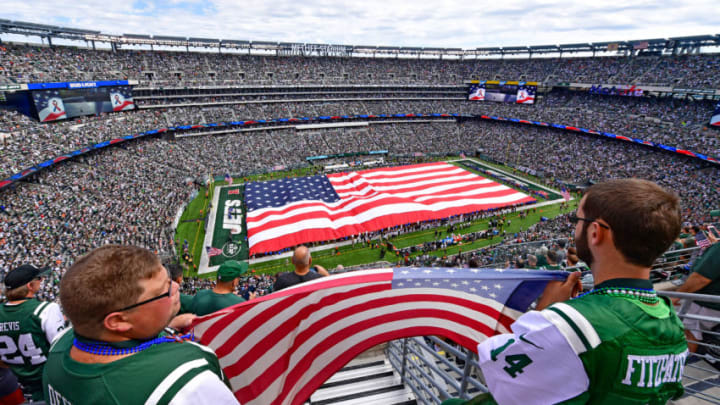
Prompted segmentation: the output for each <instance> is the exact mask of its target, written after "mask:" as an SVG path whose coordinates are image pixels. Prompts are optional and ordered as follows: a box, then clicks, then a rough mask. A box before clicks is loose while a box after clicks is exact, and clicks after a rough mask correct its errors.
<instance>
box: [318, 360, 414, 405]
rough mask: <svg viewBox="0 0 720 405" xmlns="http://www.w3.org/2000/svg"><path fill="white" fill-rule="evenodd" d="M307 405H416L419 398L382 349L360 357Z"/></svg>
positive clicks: (322, 388) (328, 382)
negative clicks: (402, 378) (401, 378)
mask: <svg viewBox="0 0 720 405" xmlns="http://www.w3.org/2000/svg"><path fill="white" fill-rule="evenodd" d="M306 404H307V405H360V404H363V405H371V404H376V405H415V404H416V402H415V396H414V395H413V392H412V391H411V390H410V388H408V387H406V386H405V385H404V384H403V383H402V381H400V376H399V375H398V374H397V373H396V372H395V371H394V370H393V368H392V366H391V365H390V362H389V361H388V360H387V358H386V357H385V354H384V353H383V351H382V349H381V348H378V349H376V350H373V349H371V350H370V351H368V352H365V353H363V354H361V355H360V356H358V357H356V358H355V359H353V360H352V361H350V363H348V364H347V365H346V366H345V367H344V368H343V369H342V370H340V371H338V372H337V373H335V374H334V375H333V376H332V377H330V378H329V379H328V380H327V381H325V383H324V384H323V385H322V386H321V387H320V388H318V389H317V391H315V393H314V394H313V395H312V397H310V401H309V402H306Z"/></svg>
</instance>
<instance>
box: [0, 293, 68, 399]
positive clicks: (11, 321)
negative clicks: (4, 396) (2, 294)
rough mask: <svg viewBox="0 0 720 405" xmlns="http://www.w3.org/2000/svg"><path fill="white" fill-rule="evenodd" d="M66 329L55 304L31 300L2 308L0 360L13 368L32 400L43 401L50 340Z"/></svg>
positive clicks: (0, 309)
mask: <svg viewBox="0 0 720 405" xmlns="http://www.w3.org/2000/svg"><path fill="white" fill-rule="evenodd" d="M43 326H45V328H43ZM64 326H65V322H64V319H63V318H62V313H61V312H60V307H59V306H58V304H56V303H50V302H41V301H38V300H36V299H28V300H26V301H24V302H22V303H19V304H15V305H11V304H8V303H5V304H3V305H2V306H0V344H1V346H0V347H2V349H1V351H0V353H2V357H0V359H1V360H2V361H3V362H4V363H5V364H7V365H8V366H9V367H10V369H11V370H12V371H13V373H14V374H15V375H16V376H17V377H18V380H19V381H20V383H21V384H23V386H24V387H25V391H26V392H29V393H31V394H32V395H33V399H41V398H42V385H41V382H42V369H43V364H45V361H46V360H47V355H48V352H49V351H50V343H49V341H48V340H49V339H53V338H54V337H55V336H56V335H57V333H58V332H60V331H61V330H62V329H63V328H64ZM46 330H48V332H47V333H46Z"/></svg>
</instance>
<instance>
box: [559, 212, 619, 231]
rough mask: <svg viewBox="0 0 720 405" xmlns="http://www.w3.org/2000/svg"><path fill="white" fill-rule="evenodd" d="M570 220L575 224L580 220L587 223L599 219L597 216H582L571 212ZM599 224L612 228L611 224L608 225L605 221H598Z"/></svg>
mask: <svg viewBox="0 0 720 405" xmlns="http://www.w3.org/2000/svg"><path fill="white" fill-rule="evenodd" d="M568 220H569V221H570V222H572V223H573V224H577V223H578V221H585V222H587V223H591V222H595V221H597V218H580V217H579V216H577V214H575V213H573V214H570V216H569V217H568ZM597 224H598V225H600V226H601V227H603V228H605V229H610V227H609V226H607V225H605V224H603V223H600V222H598V223H597Z"/></svg>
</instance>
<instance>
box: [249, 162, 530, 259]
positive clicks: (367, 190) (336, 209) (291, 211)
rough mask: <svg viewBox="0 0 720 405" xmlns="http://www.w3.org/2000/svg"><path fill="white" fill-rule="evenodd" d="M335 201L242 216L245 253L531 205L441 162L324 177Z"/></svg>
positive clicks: (515, 194)
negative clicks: (244, 227) (246, 231)
mask: <svg viewBox="0 0 720 405" xmlns="http://www.w3.org/2000/svg"><path fill="white" fill-rule="evenodd" d="M328 179H329V180H330V183H331V184H332V186H333V187H334V188H335V190H336V192H337V193H338V195H339V196H340V198H341V200H340V201H337V202H334V203H326V202H323V201H316V200H306V201H298V202H294V203H290V204H287V205H285V206H282V207H269V208H263V209H258V210H254V211H252V212H248V214H247V227H248V244H249V246H250V253H251V254H253V253H261V252H271V251H277V250H280V249H283V248H286V247H289V246H295V245H299V244H302V243H307V242H314V241H321V240H331V239H340V238H343V237H346V236H350V235H356V234H361V233H364V232H373V231H377V230H380V229H384V228H389V227H392V226H396V225H402V224H408V223H413V222H417V221H426V220H432V219H438V218H445V217H449V216H452V215H459V214H465V213H469V212H474V211H480V210H487V209H492V208H498V207H504V206H509V205H514V204H522V203H527V202H531V201H535V200H534V199H533V198H532V197H529V196H528V195H527V194H524V193H521V192H518V191H516V190H514V189H512V188H510V187H507V186H504V185H501V184H498V183H495V182H493V181H491V180H488V179H485V178H483V177H480V176H478V175H476V174H473V173H470V172H468V171H466V170H463V169H461V168H459V167H457V166H453V165H450V164H447V163H430V164H421V165H412V166H402V167H396V168H385V169H373V170H366V171H360V172H350V173H339V174H331V175H328Z"/></svg>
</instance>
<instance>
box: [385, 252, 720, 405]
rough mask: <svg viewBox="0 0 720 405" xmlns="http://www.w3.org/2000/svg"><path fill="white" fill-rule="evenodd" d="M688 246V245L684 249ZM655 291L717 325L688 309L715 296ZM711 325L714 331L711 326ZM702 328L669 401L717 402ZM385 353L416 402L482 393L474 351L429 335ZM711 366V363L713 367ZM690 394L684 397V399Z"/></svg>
mask: <svg viewBox="0 0 720 405" xmlns="http://www.w3.org/2000/svg"><path fill="white" fill-rule="evenodd" d="M684 250H688V249H684ZM658 294H659V295H663V296H667V297H670V298H681V299H682V301H681V305H680V306H679V307H677V314H678V316H679V317H680V319H683V320H685V319H696V320H700V321H707V322H711V323H716V324H718V325H720V316H718V317H713V316H703V315H698V314H693V313H690V312H689V309H690V307H691V303H692V302H698V301H699V302H712V303H718V304H720V296H713V295H703V294H688V293H678V292H670V291H659V292H658ZM716 329H717V330H716ZM693 332H700V333H702V336H703V338H702V339H701V340H690V341H689V343H695V344H697V345H698V346H699V347H700V348H701V349H699V350H698V352H699V353H690V355H689V356H688V359H687V363H686V366H685V372H684V375H683V386H684V387H685V396H684V397H683V398H681V399H679V400H677V401H675V402H674V403H677V404H684V403H692V404H695V403H697V400H702V401H703V402H706V403H712V404H720V390H719V389H718V388H720V384H718V382H717V381H718V376H719V375H720V373H719V371H718V370H720V326H718V327H717V328H707V327H705V328H700V329H693ZM386 355H387V358H388V360H389V361H390V364H391V365H392V367H393V368H394V370H395V371H396V372H397V373H398V374H399V375H400V378H401V379H402V381H403V383H404V384H405V385H406V386H408V387H409V388H410V389H411V390H412V391H413V393H414V394H415V397H416V401H417V403H418V404H423V405H437V404H439V403H441V402H442V401H444V400H445V399H448V398H463V399H470V398H473V397H475V396H477V395H479V394H480V393H483V392H487V391H488V390H487V387H486V386H485V384H484V382H483V379H482V377H481V375H482V374H481V372H480V367H479V365H478V363H477V354H476V353H475V352H474V351H469V350H466V349H465V348H463V347H460V346H457V345H455V344H453V343H451V342H447V341H444V340H441V339H439V338H437V337H434V336H427V337H413V338H406V339H401V340H395V341H392V342H390V343H389V344H388V346H387V349H386ZM715 367H717V368H715ZM689 398H690V399H689Z"/></svg>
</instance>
